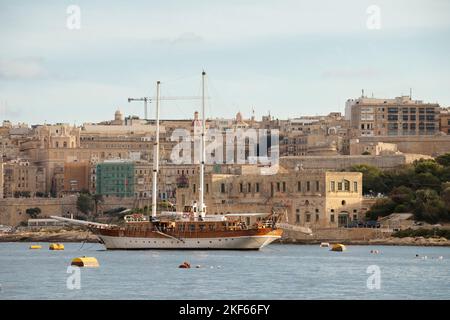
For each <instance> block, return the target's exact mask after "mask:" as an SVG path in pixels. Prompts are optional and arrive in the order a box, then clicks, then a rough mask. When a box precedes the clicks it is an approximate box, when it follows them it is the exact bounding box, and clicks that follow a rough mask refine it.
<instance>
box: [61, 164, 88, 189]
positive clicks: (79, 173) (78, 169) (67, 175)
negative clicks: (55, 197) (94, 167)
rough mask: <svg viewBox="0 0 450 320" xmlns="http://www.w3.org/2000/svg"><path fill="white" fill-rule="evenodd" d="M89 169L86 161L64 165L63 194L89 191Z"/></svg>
mask: <svg viewBox="0 0 450 320" xmlns="http://www.w3.org/2000/svg"><path fill="white" fill-rule="evenodd" d="M89 168H90V164H89V163H88V162H86V161H85V162H78V161H76V162H66V163H64V183H63V185H64V188H63V192H64V194H71V193H78V192H80V191H82V190H89Z"/></svg>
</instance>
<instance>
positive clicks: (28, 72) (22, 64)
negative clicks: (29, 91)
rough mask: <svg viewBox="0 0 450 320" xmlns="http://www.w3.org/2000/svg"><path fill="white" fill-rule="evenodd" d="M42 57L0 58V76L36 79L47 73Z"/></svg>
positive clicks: (8, 78) (4, 77) (10, 78)
mask: <svg viewBox="0 0 450 320" xmlns="http://www.w3.org/2000/svg"><path fill="white" fill-rule="evenodd" d="M42 62H43V59H42V58H33V57H31V58H16V59H0V78H2V79H7V80H12V79H36V78H39V77H42V76H43V75H45V74H46V71H45V68H44V67H43V65H42Z"/></svg>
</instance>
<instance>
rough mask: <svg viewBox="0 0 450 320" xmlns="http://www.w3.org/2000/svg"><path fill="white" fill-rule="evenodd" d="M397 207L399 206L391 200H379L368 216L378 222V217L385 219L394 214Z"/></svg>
mask: <svg viewBox="0 0 450 320" xmlns="http://www.w3.org/2000/svg"><path fill="white" fill-rule="evenodd" d="M396 206H397V204H396V203H395V202H394V201H392V200H391V199H389V198H383V199H379V200H377V202H375V204H374V205H373V206H372V207H371V208H370V210H369V211H367V213H366V216H367V217H368V218H370V219H371V220H377V219H378V217H385V216H388V215H390V214H391V213H393V212H394V209H395V207H396Z"/></svg>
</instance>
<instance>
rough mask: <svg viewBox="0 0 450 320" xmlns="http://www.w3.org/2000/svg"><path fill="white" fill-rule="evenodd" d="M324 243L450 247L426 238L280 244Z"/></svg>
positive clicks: (296, 241) (437, 240)
mask: <svg viewBox="0 0 450 320" xmlns="http://www.w3.org/2000/svg"><path fill="white" fill-rule="evenodd" d="M322 242H329V243H342V244H345V245H369V246H370V245H378V246H424V247H428V246H436V247H450V240H448V239H446V238H424V237H405V238H396V237H389V238H382V239H368V240H345V239H342V240H320V241H319V240H299V239H282V240H281V241H280V243H289V244H320V243H322Z"/></svg>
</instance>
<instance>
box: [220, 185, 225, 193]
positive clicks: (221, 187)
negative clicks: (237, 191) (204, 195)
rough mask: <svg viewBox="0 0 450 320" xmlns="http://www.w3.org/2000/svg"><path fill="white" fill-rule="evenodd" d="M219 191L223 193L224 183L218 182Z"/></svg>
mask: <svg viewBox="0 0 450 320" xmlns="http://www.w3.org/2000/svg"><path fill="white" fill-rule="evenodd" d="M220 192H221V193H225V183H221V184H220Z"/></svg>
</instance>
